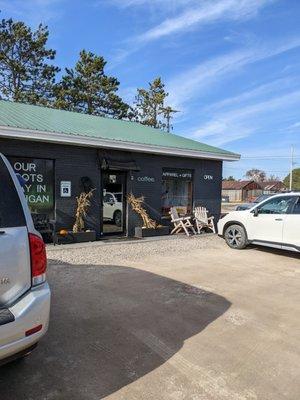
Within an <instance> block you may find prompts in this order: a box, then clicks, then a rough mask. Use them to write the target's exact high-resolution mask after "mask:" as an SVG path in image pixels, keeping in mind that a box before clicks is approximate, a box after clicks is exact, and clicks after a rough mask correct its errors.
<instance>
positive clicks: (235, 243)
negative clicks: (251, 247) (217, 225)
mask: <svg viewBox="0 0 300 400" xmlns="http://www.w3.org/2000/svg"><path fill="white" fill-rule="evenodd" d="M224 238H225V241H226V243H227V244H228V246H229V247H231V248H232V249H239V250H241V249H244V248H245V247H246V246H247V244H248V243H247V235H246V231H245V229H244V228H243V227H242V226H240V225H230V226H228V227H227V228H226V230H225V234H224Z"/></svg>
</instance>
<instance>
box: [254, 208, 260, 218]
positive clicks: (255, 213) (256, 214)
mask: <svg viewBox="0 0 300 400" xmlns="http://www.w3.org/2000/svg"><path fill="white" fill-rule="evenodd" d="M258 214H259V209H258V208H257V207H256V208H255V210H254V211H253V217H258Z"/></svg>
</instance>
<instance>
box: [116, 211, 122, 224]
mask: <svg viewBox="0 0 300 400" xmlns="http://www.w3.org/2000/svg"><path fill="white" fill-rule="evenodd" d="M114 223H115V225H117V226H118V227H120V226H121V225H122V213H121V211H119V210H118V211H116V212H115V214H114Z"/></svg>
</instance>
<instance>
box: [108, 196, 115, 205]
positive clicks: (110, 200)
mask: <svg viewBox="0 0 300 400" xmlns="http://www.w3.org/2000/svg"><path fill="white" fill-rule="evenodd" d="M108 203H109V204H110V205H111V206H113V205H114V204H115V201H114V199H113V198H112V197H111V198H110V199H109V200H108Z"/></svg>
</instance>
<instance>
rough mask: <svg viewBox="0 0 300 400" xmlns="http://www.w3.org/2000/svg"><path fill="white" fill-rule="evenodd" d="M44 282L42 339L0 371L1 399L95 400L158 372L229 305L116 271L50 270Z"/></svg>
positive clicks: (145, 275)
mask: <svg viewBox="0 0 300 400" xmlns="http://www.w3.org/2000/svg"><path fill="white" fill-rule="evenodd" d="M48 276H49V281H50V284H51V287H52V312H51V321H50V329H49V332H48V334H47V335H46V337H45V338H44V339H43V340H42V342H41V343H40V346H39V347H38V348H37V349H36V350H35V351H34V352H33V353H32V354H31V355H30V356H29V357H28V358H27V359H25V360H24V361H21V362H16V363H13V364H9V365H6V366H3V367H2V368H0V398H1V400H14V399H18V400H23V399H26V400H34V399H39V400H41V399H47V400H48V399H49V400H50V399H51V400H58V399H63V400H68V399H70V400H71V399H72V400H77V399H78V400H79V399H80V400H82V399H102V398H104V397H105V396H108V395H109V394H112V393H114V392H116V391H117V390H119V389H121V388H122V387H124V386H126V385H128V384H130V383H131V382H133V381H135V380H137V379H138V378H140V377H142V376H144V375H145V374H147V373H149V372H151V371H152V370H154V369H155V368H157V367H159V366H160V365H162V364H163V363H164V362H165V361H167V360H168V359H169V358H171V357H172V356H173V355H174V354H175V353H176V352H178V351H179V350H180V348H181V347H182V346H183V343H184V341H185V340H186V339H188V338H190V337H191V336H193V335H196V334H198V333H199V332H201V331H202V330H203V329H205V328H206V327H207V326H208V325H209V324H210V323H211V322H213V321H215V320H216V319H217V318H218V317H220V316H221V315H222V314H223V313H224V312H225V311H226V310H227V309H228V308H229V307H230V305H231V303H230V302H229V301H227V300H226V299H225V298H224V297H221V296H218V295H217V294H214V293H211V292H207V291H204V290H201V289H199V288H196V287H193V286H189V285H186V284H184V283H181V282H178V281H175V280H172V279H168V278H165V277H162V276H159V275H156V274H153V273H149V272H145V271H141V270H138V269H134V268H129V267H123V266H122V267H121V266H96V265H95V266H84V265H82V266H81V265H66V264H63V265H51V266H50V267H49V272H48ZM220 340H222V338H221V337H220Z"/></svg>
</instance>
